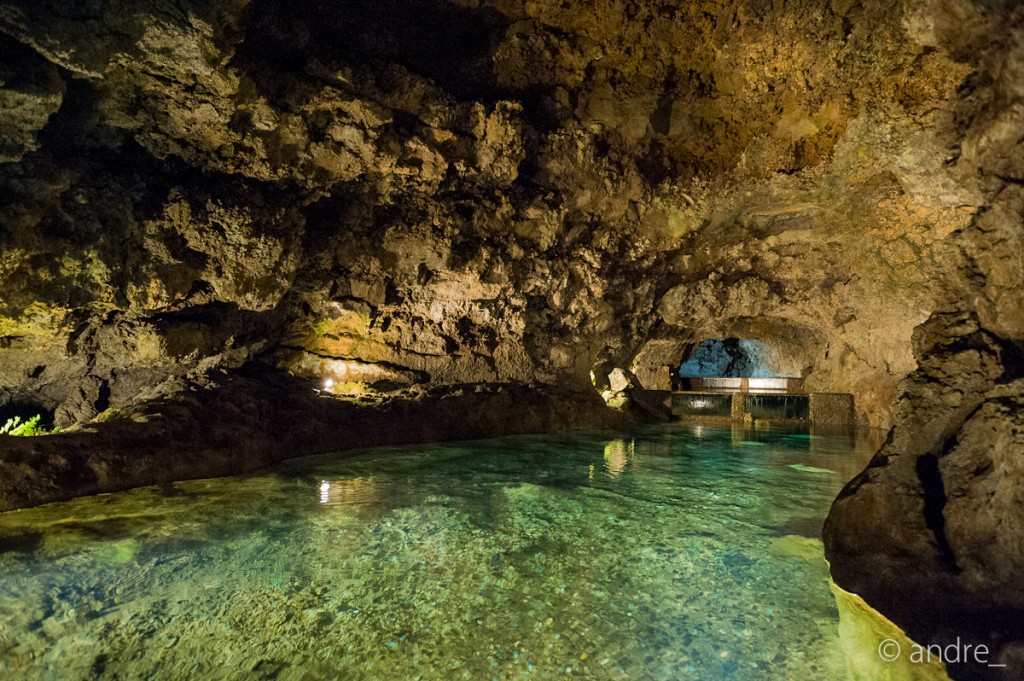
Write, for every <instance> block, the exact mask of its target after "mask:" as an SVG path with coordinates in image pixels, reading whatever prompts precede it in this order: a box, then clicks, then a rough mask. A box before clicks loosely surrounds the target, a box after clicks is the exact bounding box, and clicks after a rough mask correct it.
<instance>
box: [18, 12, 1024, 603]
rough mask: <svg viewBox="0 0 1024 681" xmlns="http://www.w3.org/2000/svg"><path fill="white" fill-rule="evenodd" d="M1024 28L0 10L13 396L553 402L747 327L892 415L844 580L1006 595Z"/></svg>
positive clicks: (933, 19) (1016, 532)
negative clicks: (555, 394)
mask: <svg viewBox="0 0 1024 681" xmlns="http://www.w3.org/2000/svg"><path fill="white" fill-rule="evenodd" d="M1022 26H1024V12H1022V10H1021V8H1020V7H1019V6H1018V3H1016V2H1013V1H1012V0H1006V1H1005V2H1000V1H998V0H922V1H920V2H917V1H915V2H890V1H886V2H882V1H881V0H879V1H878V2H874V1H871V0H868V1H854V0H831V1H826V0H774V1H768V0H765V1H760V0H701V1H692V2H684V1H682V0H654V1H653V2H632V1H628V0H588V1H585V2H559V1H558V0H528V1H523V0H416V1H406V2H399V1H398V0H374V1H370V0H349V1H347V2H335V3H328V2H285V1H284V0H252V1H248V0H209V1H207V2H201V1H199V0H173V1H172V0H143V1H128V0H88V1H86V2H82V1H77V2H71V1H70V0H63V1H62V0H0V249H2V250H0V282H2V283H0V286H2V289H0V396H2V401H3V403H5V404H6V405H7V408H8V410H11V409H15V408H22V409H29V408H30V409H36V410H44V411H46V412H48V413H53V414H54V416H55V420H56V421H57V422H58V423H60V424H64V425H67V424H71V423H80V422H88V421H90V420H91V419H94V418H96V417H97V416H98V415H99V417H100V420H101V421H106V422H108V423H109V424H110V425H109V428H114V427H116V422H117V421H118V419H119V418H121V417H123V416H124V415H125V414H126V413H129V412H126V411H124V410H131V409H144V408H143V407H140V406H139V405H153V404H160V405H164V406H161V407H160V408H159V410H158V411H160V413H161V414H163V415H164V416H166V415H167V414H168V413H173V409H171V407H168V406H166V405H169V404H170V405H173V404H175V400H180V399H183V398H181V397H180V396H182V395H191V396H193V397H190V398H189V399H194V396H195V395H197V394H199V395H201V394H204V391H209V390H212V389H215V388H218V387H221V386H223V385H224V384H225V383H226V382H230V380H231V377H232V376H236V377H237V376H240V375H241V373H244V372H245V371H247V370H250V369H251V367H253V366H254V364H259V365H261V366H269V367H273V368H275V369H276V370H279V371H281V372H290V373H291V374H292V375H293V376H298V377H307V378H310V379H316V380H320V379H322V378H323V377H325V376H327V377H331V378H332V380H336V381H337V385H338V389H339V390H340V391H341V392H344V391H367V390H373V389H376V390H383V391H389V390H392V391H393V390H399V389H410V388H411V389H413V390H420V391H423V390H437V389H444V386H463V385H465V384H474V385H477V386H496V385H506V384H532V385H535V386H562V387H564V388H566V389H567V390H569V391H573V390H590V379H589V375H590V373H591V371H592V370H595V369H596V370H597V373H598V374H600V375H603V374H605V373H607V372H608V371H609V370H611V369H612V368H615V367H620V368H623V369H626V370H627V372H630V373H632V374H633V375H635V376H636V377H637V378H638V379H639V380H640V381H641V382H643V381H644V380H645V377H646V376H647V375H648V374H649V372H650V370H651V369H653V368H655V367H657V366H659V365H661V364H667V363H672V362H678V361H679V360H680V359H681V358H682V357H683V355H684V354H685V352H686V351H687V350H688V349H689V348H692V347H693V346H694V345H695V344H696V343H697V342H699V341H701V340H703V339H705V338H711V337H726V336H732V337H739V338H746V339H752V340H757V341H761V342H762V343H763V344H764V345H765V347H768V348H769V349H770V351H771V353H773V356H774V357H776V358H777V361H778V364H779V366H782V367H786V368H787V370H788V371H792V372H799V373H801V374H803V375H804V376H805V378H806V384H807V385H808V387H810V388H811V389H813V390H824V391H841V392H851V393H853V394H854V395H855V397H856V400H857V405H858V415H859V418H860V420H861V421H862V422H863V423H864V424H868V425H874V426H882V427H889V426H891V425H893V424H894V423H896V424H898V426H897V428H896V430H895V431H894V434H893V436H892V437H891V438H890V442H889V443H888V444H887V445H886V448H885V449H883V453H882V454H881V455H880V457H879V458H878V459H876V463H875V465H874V466H873V467H872V468H870V469H869V470H868V471H867V472H866V473H865V475H864V476H862V478H861V479H859V480H858V481H855V483H854V484H853V485H852V486H851V488H850V489H848V492H847V494H846V496H845V497H844V498H842V499H840V501H839V502H837V506H836V509H835V510H834V512H833V518H832V520H830V528H831V530H830V532H831V535H830V539H829V542H830V552H831V553H832V555H833V556H834V557H840V556H841V557H842V559H843V561H842V566H848V567H849V570H848V574H847V576H846V580H847V582H849V583H854V584H858V585H859V588H861V589H862V590H864V591H866V592H870V593H872V594H873V595H875V596H876V597H877V598H879V599H882V598H885V597H887V595H886V594H885V593H882V591H884V589H883V588H882V587H880V586H879V585H878V583H877V582H871V580H870V579H867V578H865V580H864V583H863V584H860V583H859V582H857V579H858V575H861V576H862V575H864V574H867V570H866V568H865V566H869V567H870V568H871V570H880V569H889V568H892V567H893V566H894V565H897V564H898V569H900V570H904V571H906V570H905V569H906V567H907V565H906V564H905V562H906V561H910V563H911V564H913V566H914V571H915V573H916V574H924V575H927V576H929V577H926V578H923V579H925V581H927V579H931V577H930V576H934V574H939V573H941V574H944V575H947V577H948V579H947V578H943V579H944V580H945V581H943V582H942V583H943V584H946V583H952V584H954V585H955V586H956V587H957V588H960V589H966V590H967V591H966V592H965V593H968V596H970V594H975V595H976V592H978V590H991V589H993V588H994V585H995V586H998V585H1002V587H1005V588H1004V589H1003V592H1002V593H1004V594H1012V596H1006V597H1005V598H1004V599H1003V600H999V599H996V600H998V601H999V602H998V603H994V604H993V603H990V604H989V605H992V606H993V607H995V606H998V607H1020V608H1024V591H1022V590H1021V587H1020V584H1022V583H1024V582H1022V581H1020V580H1019V579H1018V581H1017V586H1015V587H1012V588H1011V587H1009V586H1006V585H1007V584H1008V583H1009V581H1010V580H1011V578H1017V577H1019V576H1020V575H1021V572H1022V570H1024V563H1022V562H1021V561H1022V560H1024V559H1021V558H1020V556H1024V547H1022V546H1021V544H1020V541H1022V538H1024V526H1022V525H1021V523H1020V522H1019V519H1020V518H1021V517H1024V496H1022V493H1021V492H1020V491H1019V489H1020V487H1019V482H1020V480H1021V479H1022V477H1024V470H1022V469H1021V468H1020V466H1021V464H1020V463H1019V461H1018V460H1017V459H1013V458H1012V457H1009V454H1008V452H1018V453H1019V452H1020V451H1021V450H1022V449H1024V442H1022V438H1024V435H1022V429H1021V420H1020V419H1021V416H1020V414H1021V411H1020V406H1021V402H1022V397H1021V395H1022V393H1024V390H1022V384H1021V381H1020V377H1021V375H1022V364H1021V359H1020V358H1021V347H1022V340H1024V304H1022V301H1021V286H1022V284H1024V256H1022V252H1024V244H1022V238H1024V236H1022V234H1024V230H1022V228H1021V224H1022V220H1021V216H1022V211H1024V147H1022V140H1024V134H1022V130H1024V28H1022ZM240 372H241V373H240ZM479 389H485V388H479ZM407 392H408V391H407ZM195 399H198V398H195ZM119 410H120V411H119ZM150 411H152V409H150ZM218 413H221V412H218ZM231 414H237V409H236V411H231V410H230V409H227V410H224V411H223V413H221V415H220V416H219V417H218V418H220V419H221V420H224V421H230V420H231V419H232V418H233V417H232V416H231ZM136 416H138V413H136ZM146 418H148V417H146ZM140 419H141V420H145V418H142V417H139V418H136V420H140ZM267 419H273V416H272V415H271V416H267ZM93 428H94V429H93V430H92V431H89V432H90V433H91V434H92V435H91V436H92V437H95V438H101V437H102V433H103V432H108V431H105V430H104V429H103V426H102V424H101V425H99V426H95V427H93ZM992 443H999V444H998V446H995V445H993V444H992ZM293 444H294V443H293ZM295 446H296V447H298V448H299V449H301V445H295ZM24 447H28V445H24ZM32 447H35V448H39V447H44V445H39V444H36V445H32ZM32 451H36V452H37V454H38V452H39V451H41V450H38V449H34V450H32ZM954 455H955V456H954ZM26 456H28V455H27V454H26ZM924 457H932V458H933V459H934V466H932V464H929V463H927V462H928V461H929V459H926V458H924ZM1018 458H1019V457H1018ZM919 460H924V461H925V464H924V466H925V468H927V467H928V466H932V467H933V468H935V470H936V475H935V476H930V474H928V473H927V471H926V472H925V473H922V472H921V465H922V464H920V463H919ZM252 465H255V464H252ZM225 466H226V468H224V471H229V470H231V464H225ZM30 468H31V466H30ZM929 470H930V469H929ZM986 470H987V471H989V472H990V473H991V475H988V477H985V475H981V474H980V473H979V471H986ZM108 473H109V475H110V476H113V477H116V475H117V471H116V470H114V471H113V472H110V471H104V472H103V475H102V476H101V475H99V474H96V475H97V476H98V477H100V478H103V479H106V478H104V477H103V476H106V475H107V474H108ZM979 475H980V477H979ZM936 476H937V479H938V480H939V483H940V489H939V490H938V491H939V492H942V493H943V494H944V497H942V496H940V497H936V496H935V489H934V484H932V483H929V482H928V481H929V480H932V481H933V482H934V479H936ZM943 480H945V481H946V483H945V484H946V487H945V488H944V490H943V489H941V484H942V481H943ZM1007 480H1012V481H1014V482H1013V484H1012V485H1011V484H1010V483H1008V482H1006V481H1007ZM930 484H931V487H929V485H930ZM59 494H60V493H59V492H55V491H53V490H51V493H50V497H53V496H54V495H57V496H59ZM43 496H46V495H43ZM942 498H948V501H944V502H943V503H948V504H949V506H950V508H953V507H954V506H955V507H957V508H958V509H959V510H958V513H962V514H965V515H966V514H973V517H982V518H984V520H983V521H978V522H983V524H985V527H986V528H988V529H987V530H986V531H987V532H989V534H988V535H986V537H989V538H990V539H992V541H993V542H995V543H996V545H998V546H1000V547H1001V549H1000V550H1001V551H1003V554H1002V555H1003V558H1002V559H1000V560H1002V561H1003V562H1001V563H1000V562H999V561H995V559H994V558H992V557H991V556H989V555H988V553H985V552H986V551H994V550H995V549H984V550H983V549H981V548H978V547H977V546H975V544H976V543H977V542H978V541H979V540H978V539H977V535H976V534H972V533H974V532H975V530H977V527H973V526H972V527H968V528H966V529H965V527H964V526H963V523H961V522H960V521H956V520H953V519H949V520H948V521H946V522H945V524H944V525H942V524H939V525H936V522H937V521H936V515H935V514H936V509H935V504H936V503H937V502H936V501H935V500H936V499H942ZM958 504H959V505H962V506H963V508H960V506H957V505H958ZM979 509H980V510H979ZM942 511H943V506H942V504H940V505H939V508H938V513H939V516H938V517H941V516H942ZM893 518H901V519H903V521H904V522H902V523H900V522H893ZM1014 518H1016V520H1013V519H1014ZM968 525H970V524H969V523H968ZM889 535H892V536H889ZM878 536H885V537H887V542H888V543H887V542H878V541H874V543H872V541H873V540H875V539H876V538H877V537H878ZM1007 542H1009V543H1007ZM1004 544H1006V545H1005V546H1004ZM897 545H900V546H903V547H913V548H912V549H907V551H905V552H904V553H902V554H899V551H896V550H895V549H892V548H891V547H893V546H897ZM887 547H888V548H887ZM937 547H938V548H937ZM940 549H941V550H940ZM979 551H980V552H981V553H978V552H979ZM961 552H965V553H966V554H969V555H979V556H980V555H983V556H988V557H982V558H978V561H975V562H972V560H973V559H971V560H967V559H965V560H964V561H963V562H958V559H957V558H956V557H955V556H957V555H959V554H960V553H961ZM897 554H899V556H897ZM1006 555H1012V556H1017V558H1013V559H1010V558H1006V557H1005V556H1006ZM950 556H954V558H952V559H951V558H950ZM950 560H952V561H953V562H952V563H950ZM900 561H904V562H900ZM993 561H995V563H998V564H999V566H1000V567H999V568H998V569H995V568H993V567H992V566H993V565H994V564H995V563H994V562H993ZM1006 561H1010V562H1009V563H1007V562H1006ZM951 565H954V566H956V570H953V572H950V570H951V567H950V566H951ZM842 566H841V567H840V570H843V569H845V567H842ZM977 566H981V567H977ZM973 569H977V570H979V571H980V572H978V574H977V575H973V573H971V570H973ZM957 570H959V571H961V572H957ZM985 570H988V572H985ZM961 573H964V574H969V575H973V576H972V577H971V580H969V585H968V586H964V584H967V582H965V581H964V579H961V578H960V577H959V576H958V575H960V574H961ZM982 573H984V574H982ZM949 575H952V576H949ZM940 581H942V580H940ZM930 583H932V584H934V583H937V582H936V581H935V580H932V581H931V582H930ZM892 584H896V586H895V587H893V588H899V586H900V584H899V583H898V582H893V583H891V584H889V586H892ZM915 584H916V583H915ZM970 585H973V586H970ZM889 586H886V587H885V588H889ZM917 586H920V585H917ZM1002 587H1001V588H1002ZM971 589H974V590H975V591H973V592H972V591H971ZM876 592H877V593H876ZM985 593H989V591H985ZM889 596H891V594H889ZM1001 598H1002V597H1001ZM1005 599H1009V601H1006V600H1005ZM968 600H970V599H969V598H968Z"/></svg>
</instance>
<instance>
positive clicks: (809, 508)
mask: <svg viewBox="0 0 1024 681" xmlns="http://www.w3.org/2000/svg"><path fill="white" fill-rule="evenodd" d="M875 446H877V442H873V441H871V439H870V438H868V437H865V436H857V437H854V436H851V435H811V434H809V433H808V432H807V431H806V430H805V431H800V430H795V429H781V428H769V429H758V430H753V429H748V428H744V427H743V426H741V425H735V426H700V425H689V424H682V423H680V424H672V425H666V426H646V427H639V428H634V429H631V430H628V431H623V432H619V433H612V434H609V433H607V432H585V433H582V434H581V433H573V434H561V435H548V436H518V437H511V438H502V439H493V440H481V441H471V442H464V443H456V444H443V445H442V444H433V445H422V446H411V447H390V448H384V449H375V450H367V451H365V452H363V453H359V454H357V455H354V456H353V455H346V456H343V457H342V456H319V457H314V458H306V459H299V460H294V461H292V462H289V463H288V464H287V465H283V466H279V467H277V468H275V469H272V470H271V471H269V472H264V473H261V474H258V475H252V476H246V477H235V478H223V479H215V480H202V481H194V482H182V483H175V484H173V485H168V486H164V487H149V488H143V489H137V490H133V491H129V492H123V493H118V494H109V495H102V496H96V497H88V498H80V499H76V500H73V501H70V502H65V503H57V504H51V505H48V506H43V507H39V508H34V509H28V510H21V511H15V512H10V513H6V514H2V515H0V677H3V678H5V679H20V678H26V679H27V678H33V679H35V678H47V679H49V678H52V679H85V678H96V677H100V678H115V677H120V678H203V677H207V676H209V675H210V674H212V673H216V676H217V678H238V679H249V678H257V679H258V678H278V679H320V678H323V679H334V678H349V679H356V678H360V679H390V678H410V679H411V678H424V679H426V678H445V679H449V678H454V679H461V678H465V679H507V678H541V679H544V678H572V677H576V678H608V679H619V678H630V679H641V678H642V679H677V678H696V679H765V678H775V679H838V678H842V674H843V671H842V670H843V666H844V660H843V657H842V652H841V646H840V642H839V639H838V633H837V632H838V615H837V608H836V601H835V599H834V597H833V595H832V592H831V591H830V588H829V584H828V570H827V566H826V564H825V562H824V559H823V555H822V545H821V542H820V540H819V535H820V530H821V525H822V521H823V519H824V517H825V515H826V513H827V511H828V508H829V505H830V503H831V501H832V499H833V498H834V497H835V496H836V494H837V492H838V491H839V490H840V489H841V487H842V485H843V484H844V483H845V482H846V481H847V480H848V479H850V478H851V477H853V476H854V475H855V474H856V473H857V472H858V471H860V470H862V469H863V467H864V465H865V463H866V461H867V459H868V458H869V456H870V454H871V453H872V451H873V449H874V447H875Z"/></svg>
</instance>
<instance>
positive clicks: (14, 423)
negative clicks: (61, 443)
mask: <svg viewBox="0 0 1024 681" xmlns="http://www.w3.org/2000/svg"><path fill="white" fill-rule="evenodd" d="M40 418H42V417H41V416H40V415H39V414H36V415H35V416H33V417H32V418H30V419H29V420H28V421H22V420H21V417H20V416H15V417H14V418H9V419H7V422H6V423H5V424H4V425H3V426H2V427H0V435H18V436H21V437H30V436H32V435H42V434H43V433H45V432H46V431H44V430H43V429H42V428H40V427H39V419H40Z"/></svg>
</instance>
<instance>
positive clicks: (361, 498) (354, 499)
mask: <svg viewBox="0 0 1024 681" xmlns="http://www.w3.org/2000/svg"><path fill="white" fill-rule="evenodd" d="M317 491H318V495H319V499H320V504H321V505H323V506H348V505H350V504H366V503H372V502H377V501H380V489H379V487H378V485H377V481H376V480H374V479H373V478H372V477H358V478H339V479H336V480H321V481H320V486H319V488H318V490H317Z"/></svg>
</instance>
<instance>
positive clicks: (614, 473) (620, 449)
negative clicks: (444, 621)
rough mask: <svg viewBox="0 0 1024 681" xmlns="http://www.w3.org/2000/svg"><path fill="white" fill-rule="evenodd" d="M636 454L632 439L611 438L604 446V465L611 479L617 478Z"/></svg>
mask: <svg viewBox="0 0 1024 681" xmlns="http://www.w3.org/2000/svg"><path fill="white" fill-rule="evenodd" d="M635 456H636V443H635V442H634V441H633V440H629V441H628V442H627V441H626V440H612V441H611V442H609V443H608V444H606V445H605V446H604V467H605V469H606V470H607V471H608V475H610V476H611V477H612V479H613V480H614V479H617V478H618V477H619V476H620V475H622V472H623V471H625V470H626V466H627V465H629V464H630V462H632V461H633V458H634V457H635Z"/></svg>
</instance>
